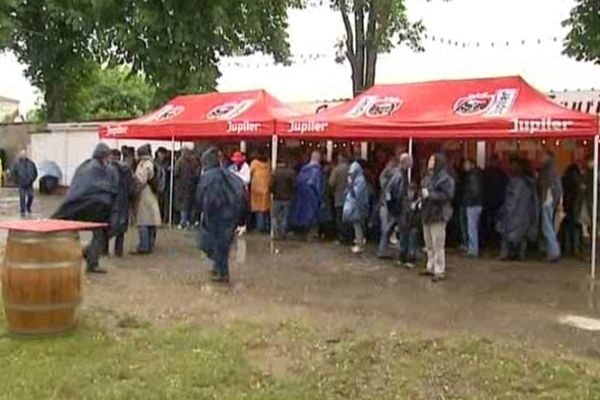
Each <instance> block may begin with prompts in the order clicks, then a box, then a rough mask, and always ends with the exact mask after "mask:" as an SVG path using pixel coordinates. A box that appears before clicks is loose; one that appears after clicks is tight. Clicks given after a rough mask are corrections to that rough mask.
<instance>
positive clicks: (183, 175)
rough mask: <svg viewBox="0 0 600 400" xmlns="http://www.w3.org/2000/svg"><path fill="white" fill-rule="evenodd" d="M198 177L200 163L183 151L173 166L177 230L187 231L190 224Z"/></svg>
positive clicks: (187, 150) (188, 152)
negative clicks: (177, 214)
mask: <svg viewBox="0 0 600 400" xmlns="http://www.w3.org/2000/svg"><path fill="white" fill-rule="evenodd" d="M199 176H200V163H199V161H198V159H197V158H196V156H195V155H194V153H193V152H192V151H191V150H189V149H183V152H182V153H181V158H179V160H177V163H176V164H175V173H174V178H175V193H174V197H175V198H174V203H175V209H176V210H177V211H179V215H180V220H179V229H187V228H189V227H190V225H191V223H192V208H193V204H194V196H195V192H196V184H197V183H198V178H199Z"/></svg>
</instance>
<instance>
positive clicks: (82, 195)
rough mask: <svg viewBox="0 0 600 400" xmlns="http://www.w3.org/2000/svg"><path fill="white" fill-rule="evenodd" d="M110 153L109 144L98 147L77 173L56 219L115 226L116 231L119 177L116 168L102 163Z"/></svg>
mask: <svg viewBox="0 0 600 400" xmlns="http://www.w3.org/2000/svg"><path fill="white" fill-rule="evenodd" d="M109 153H110V148H109V147H108V146H107V145H106V144H104V143H100V144H98V146H96V149H95V150H94V154H93V156H92V158H90V159H89V160H87V161H84V162H83V164H81V165H80V166H79V167H78V168H77V170H76V171H75V175H74V176H73V179H72V181H71V186H69V191H68V192H67V195H66V197H65V199H64V201H63V202H62V204H61V205H60V207H59V208H58V210H56V212H55V213H54V214H53V215H52V218H56V219H67V220H73V221H86V222H103V223H111V230H112V231H114V230H115V229H116V226H115V225H114V224H115V223H116V221H117V219H116V218H115V216H114V215H115V214H116V213H117V202H116V198H117V193H118V190H119V189H118V180H119V178H118V175H117V173H116V171H115V170H114V169H112V168H110V167H109V166H108V165H105V164H104V163H103V162H102V160H103V159H104V158H106V157H108V154H109Z"/></svg>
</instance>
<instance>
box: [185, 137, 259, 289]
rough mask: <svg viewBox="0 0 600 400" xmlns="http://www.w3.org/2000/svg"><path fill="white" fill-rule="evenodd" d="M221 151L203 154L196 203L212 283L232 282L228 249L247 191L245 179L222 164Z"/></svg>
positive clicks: (210, 151)
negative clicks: (211, 268) (209, 261)
mask: <svg viewBox="0 0 600 400" xmlns="http://www.w3.org/2000/svg"><path fill="white" fill-rule="evenodd" d="M218 154H219V153H218V150H217V149H215V148H214V147H212V148H209V149H208V150H206V151H205V152H204V154H203V155H202V169H203V170H202V174H201V175H200V181H199V182H198V189H197V192H196V203H197V209H198V212H200V213H201V214H202V220H201V223H200V232H199V247H200V249H201V250H202V251H204V252H205V253H206V255H207V256H208V257H209V258H210V259H212V260H213V262H214V267H213V271H212V272H213V281H216V282H222V283H229V264H228V258H229V249H230V247H231V243H232V241H233V237H234V234H235V229H236V227H237V226H238V225H239V224H240V222H241V221H242V217H243V216H244V215H245V213H246V209H247V198H246V189H245V186H244V183H243V182H242V180H241V179H240V178H239V177H237V176H236V175H235V174H234V173H232V172H230V171H228V170H227V169H225V168H223V167H222V166H221V165H220V163H219V155H218Z"/></svg>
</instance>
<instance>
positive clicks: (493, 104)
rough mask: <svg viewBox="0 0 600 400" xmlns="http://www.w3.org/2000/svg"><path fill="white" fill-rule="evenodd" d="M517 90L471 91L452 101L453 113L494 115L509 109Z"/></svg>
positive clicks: (502, 113) (464, 115)
mask: <svg viewBox="0 0 600 400" xmlns="http://www.w3.org/2000/svg"><path fill="white" fill-rule="evenodd" d="M518 94H519V91H518V90H517V89H514V88H512V89H498V90H496V91H495V92H491V93H490V92H480V93H472V94H469V95H467V96H464V97H461V98H459V99H458V100H456V102H455V103H454V107H453V111H454V113H455V114H457V115H460V116H463V117H467V116H472V115H482V116H486V117H495V116H500V115H504V114H506V113H507V112H509V111H510V109H511V108H512V106H513V104H514V102H515V100H516V99H517V95H518Z"/></svg>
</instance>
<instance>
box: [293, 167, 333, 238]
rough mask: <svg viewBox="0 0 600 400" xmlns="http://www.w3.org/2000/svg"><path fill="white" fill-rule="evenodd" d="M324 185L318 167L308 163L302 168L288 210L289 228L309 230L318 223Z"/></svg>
mask: <svg viewBox="0 0 600 400" xmlns="http://www.w3.org/2000/svg"><path fill="white" fill-rule="evenodd" d="M324 183H325V180H324V177H323V170H322V169H321V166H320V165H318V164H312V163H309V164H307V165H305V166H304V167H302V169H301V170H300V173H299V174H298V177H297V178H296V193H295V195H294V199H293V200H292V205H291V208H290V216H289V219H290V220H289V224H290V226H291V227H293V228H296V229H309V228H311V227H312V226H313V225H315V224H317V223H318V222H319V211H320V209H321V202H322V201H323V190H324V187H325V186H324Z"/></svg>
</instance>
